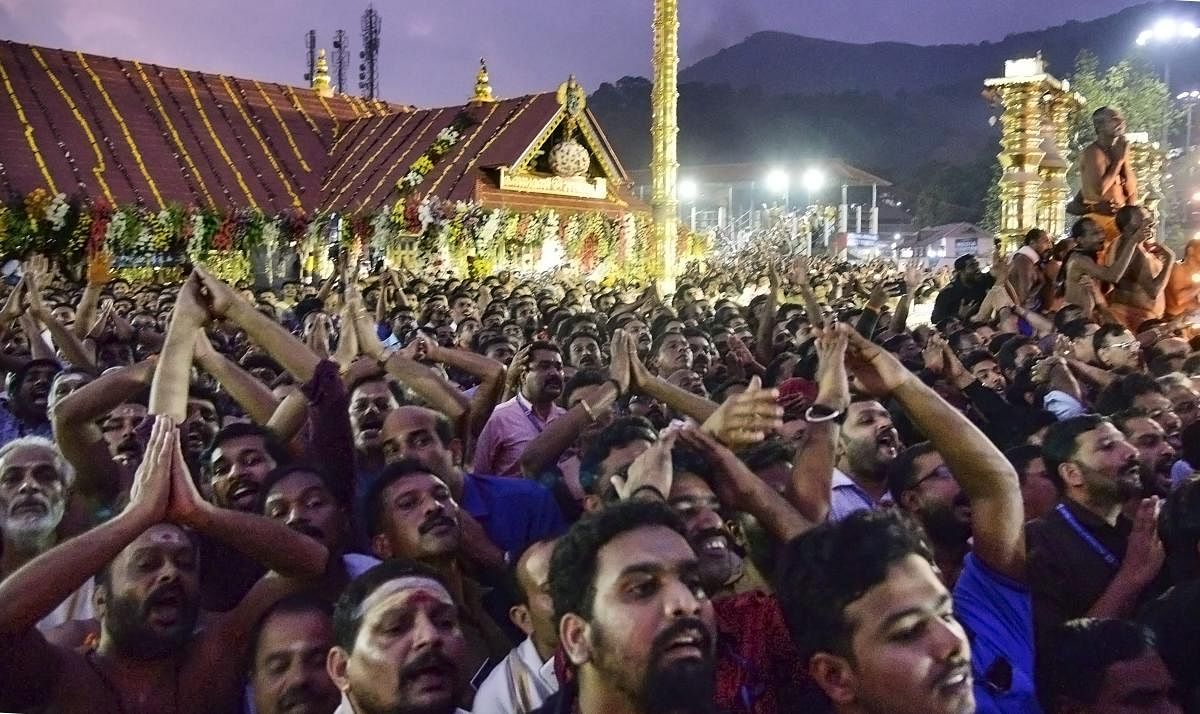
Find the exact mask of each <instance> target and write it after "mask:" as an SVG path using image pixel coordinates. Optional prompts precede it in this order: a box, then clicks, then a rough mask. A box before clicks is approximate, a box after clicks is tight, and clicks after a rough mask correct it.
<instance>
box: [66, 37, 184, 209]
mask: <svg viewBox="0 0 1200 714" xmlns="http://www.w3.org/2000/svg"><path fill="white" fill-rule="evenodd" d="M75 56H76V57H78V58H79V62H80V64H82V65H83V69H84V71H86V72H87V73H88V75H89V76H90V77H91V78H92V82H94V83H95V84H96V88H97V89H98V90H100V98H101V99H103V100H104V103H105V104H106V105H107V106H108V110H109V111H110V112H112V115H113V118H114V119H116V120H117V125H118V126H120V127H121V133H122V134H123V135H124V136H125V143H127V144H128V145H129V151H130V153H132V154H133V161H134V163H136V164H137V165H138V169H140V170H141V172H142V176H145V177H146V183H147V184H148V185H149V186H150V193H152V194H154V200H156V201H158V205H159V207H163V206H166V205H167V204H166V202H165V201H163V197H162V195H161V194H160V193H159V192H158V184H156V183H154V177H153V176H151V175H150V170H149V169H147V168H146V162H145V161H143V160H142V154H141V152H140V151H138V148H137V145H136V144H135V143H134V142H133V135H132V134H130V133H129V127H128V126H127V125H126V124H125V119H124V118H123V117H122V116H121V112H120V111H118V110H117V105H116V104H113V100H112V97H110V96H108V91H107V90H105V89H104V83H103V82H101V81H100V77H98V76H96V73H95V72H93V71H92V68H91V67H90V66H89V65H88V63H87V59H85V58H84V56H83V53H82V52H76V53H75Z"/></svg>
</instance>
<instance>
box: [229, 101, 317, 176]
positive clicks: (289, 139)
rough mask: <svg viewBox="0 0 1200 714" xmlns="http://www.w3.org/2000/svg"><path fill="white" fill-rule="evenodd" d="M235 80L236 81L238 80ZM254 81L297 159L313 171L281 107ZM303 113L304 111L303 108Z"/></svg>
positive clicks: (310, 171) (303, 167)
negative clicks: (281, 111) (284, 117)
mask: <svg viewBox="0 0 1200 714" xmlns="http://www.w3.org/2000/svg"><path fill="white" fill-rule="evenodd" d="M234 81H235V82H236V81H237V80H234ZM252 81H253V82H254V88H255V89H257V90H258V93H259V95H260V96H261V97H262V98H263V101H264V102H266V104H267V108H269V109H270V110H271V114H273V115H274V116H275V121H277V122H279V128H280V129H283V136H284V138H286V139H287V143H288V145H289V146H291V147H292V153H293V154H295V155H296V159H297V160H298V161H299V162H300V168H302V169H304V170H305V171H307V172H308V173H312V167H311V166H309V165H308V162H307V161H305V160H304V154H301V153H300V147H299V146H296V138H295V137H293V136H292V130H291V129H289V128H288V125H287V122H285V121H284V120H283V115H282V114H280V113H279V109H278V107H276V106H275V102H273V101H271V98H270V97H269V96H267V92H266V90H265V89H263V86H262V84H261V83H259V81H258V80H257V79H255V80H252ZM301 113H303V110H302V111H301ZM305 118H307V117H305Z"/></svg>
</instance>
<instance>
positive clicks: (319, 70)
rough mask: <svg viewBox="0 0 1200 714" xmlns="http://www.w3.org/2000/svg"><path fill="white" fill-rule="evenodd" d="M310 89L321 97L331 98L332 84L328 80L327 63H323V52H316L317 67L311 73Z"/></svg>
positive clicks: (322, 50)
mask: <svg viewBox="0 0 1200 714" xmlns="http://www.w3.org/2000/svg"><path fill="white" fill-rule="evenodd" d="M312 88H313V89H315V90H316V92H317V94H320V95H321V96H322V97H332V96H333V83H332V82H331V81H330V79H329V62H327V61H325V50H324V49H321V51H319V52H317V67H316V69H315V70H314V71H313V78H312Z"/></svg>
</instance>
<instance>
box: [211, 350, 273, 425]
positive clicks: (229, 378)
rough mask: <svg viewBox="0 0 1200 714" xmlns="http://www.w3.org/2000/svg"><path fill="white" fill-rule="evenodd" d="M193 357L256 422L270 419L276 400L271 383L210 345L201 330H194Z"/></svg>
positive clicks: (264, 421) (259, 422)
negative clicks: (263, 380)
mask: <svg viewBox="0 0 1200 714" xmlns="http://www.w3.org/2000/svg"><path fill="white" fill-rule="evenodd" d="M195 361H196V364H197V365H199V367H200V368H201V369H203V370H204V371H205V372H208V373H209V374H211V375H212V376H213V378H214V379H216V380H217V382H218V383H219V384H220V385H221V386H222V387H224V388H225V391H227V392H229V396H231V397H233V401H235V402H237V403H238V405H239V406H241V408H242V409H244V410H245V411H246V414H247V415H248V416H249V417H250V419H251V420H253V421H254V423H255V424H266V423H268V422H269V421H271V417H272V416H273V415H274V414H275V410H276V409H277V408H278V407H279V400H278V399H276V398H275V394H274V393H272V392H271V389H270V387H268V386H267V385H265V384H263V383H262V382H260V381H259V380H258V379H257V378H255V377H254V375H252V374H250V373H249V372H247V371H246V370H244V369H242V368H241V367H239V366H238V365H237V363H235V362H234V361H233V360H231V359H229V358H228V357H226V356H225V355H223V354H221V353H220V352H217V351H216V350H215V349H213V346H212V343H211V342H209V341H208V335H206V334H204V330H197V331H196V347H195Z"/></svg>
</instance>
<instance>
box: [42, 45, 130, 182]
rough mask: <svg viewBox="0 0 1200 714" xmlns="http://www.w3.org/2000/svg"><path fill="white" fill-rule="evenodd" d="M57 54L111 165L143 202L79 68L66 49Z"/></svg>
mask: <svg viewBox="0 0 1200 714" xmlns="http://www.w3.org/2000/svg"><path fill="white" fill-rule="evenodd" d="M59 56H60V57H61V58H62V61H63V64H64V65H65V66H66V67H67V69H68V70H69V71H70V72H71V79H72V80H73V81H74V82H75V88H76V89H78V90H79V96H80V97H81V98H82V99H83V104H84V106H86V107H87V110H88V114H90V115H91V117H92V121H93V122H95V123H96V130H97V131H98V132H99V133H100V140H101V141H102V142H104V148H106V149H108V155H109V156H110V157H112V160H113V165H114V166H116V167H117V173H119V174H121V178H123V179H125V183H126V185H128V186H129V190H130V191H132V192H133V196H134V198H135V199H136V200H137V202H138V203H139V204H144V203H145V202H146V199H145V198H144V197H143V196H142V190H141V189H140V188H138V187H137V184H135V183H134V182H133V177H132V176H130V175H129V169H127V168H126V167H125V162H123V161H121V155H120V154H118V153H117V147H116V145H115V144H113V140H112V137H110V136H109V135H108V134H109V132H108V131H107V130H106V129H105V128H104V121H103V119H102V118H101V116H100V111H99V110H98V109H96V103H95V102H93V101H92V95H91V94H90V93H89V92H88V91H87V83H86V82H84V80H83V77H81V76H79V70H77V69H76V68H75V65H74V64H73V63H72V62H71V55H70V53H68V52H67V51H66V50H59Z"/></svg>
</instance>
